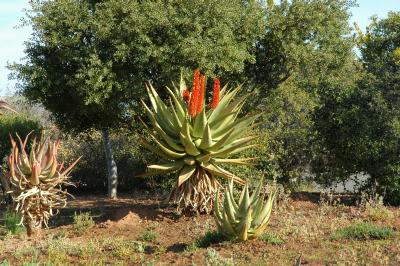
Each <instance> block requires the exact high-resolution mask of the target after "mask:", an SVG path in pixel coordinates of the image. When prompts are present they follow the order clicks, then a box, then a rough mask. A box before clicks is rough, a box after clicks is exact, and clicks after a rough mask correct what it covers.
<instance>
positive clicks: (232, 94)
mask: <svg viewBox="0 0 400 266" xmlns="http://www.w3.org/2000/svg"><path fill="white" fill-rule="evenodd" d="M240 89H241V86H238V87H237V88H236V89H233V90H232V91H230V92H228V93H227V94H226V95H225V96H224V97H222V98H221V101H220V102H219V104H218V106H217V108H215V110H214V111H213V112H212V113H211V114H210V117H209V118H208V121H209V123H212V122H213V121H214V120H215V119H217V118H218V116H219V115H220V113H221V112H222V111H223V110H224V109H225V108H226V106H228V104H229V103H230V101H231V100H232V98H233V97H235V95H236V94H237V93H238V92H239V90H240Z"/></svg>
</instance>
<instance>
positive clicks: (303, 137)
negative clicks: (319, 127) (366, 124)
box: [243, 0, 360, 185]
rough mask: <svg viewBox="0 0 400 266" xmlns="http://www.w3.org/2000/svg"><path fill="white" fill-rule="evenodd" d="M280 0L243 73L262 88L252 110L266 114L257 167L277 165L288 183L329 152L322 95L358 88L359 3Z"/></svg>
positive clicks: (307, 172) (269, 12) (275, 168)
mask: <svg viewBox="0 0 400 266" xmlns="http://www.w3.org/2000/svg"><path fill="white" fill-rule="evenodd" d="M275 2H276V4H275V5H273V7H272V8H269V9H267V10H266V17H265V20H266V32H265V35H264V36H263V37H262V38H260V39H259V41H258V42H257V43H256V45H255V47H254V49H252V52H253V53H254V54H255V56H256V63H255V64H248V65H247V67H246V70H245V71H244V73H243V76H245V77H246V78H247V79H248V80H249V83H250V84H251V86H252V88H253V90H254V91H256V92H257V97H254V98H252V99H250V100H249V102H248V104H247V108H251V109H253V108H254V107H257V108H258V109H259V110H261V111H263V112H264V114H265V115H264V116H263V122H264V124H263V125H262V130H261V131H262V132H261V134H262V135H264V139H265V140H266V143H265V144H264V146H263V148H264V152H263V154H264V156H260V158H261V161H260V164H259V167H258V169H259V170H263V171H271V170H272V169H273V171H274V172H275V173H276V174H275V175H276V176H277V177H278V179H277V180H278V181H279V182H281V183H284V184H286V185H289V184H295V183H296V182H297V181H298V179H300V178H303V177H307V176H311V173H310V170H311V167H310V165H311V164H314V165H318V164H320V163H322V162H321V161H324V160H325V158H326V154H325V153H324V151H325V147H324V144H323V143H322V141H321V139H320V137H319V136H318V134H316V133H317V132H316V128H314V123H315V117H314V113H315V109H316V108H317V107H319V106H320V101H321V98H322V97H324V95H325V94H327V93H329V92H332V93H337V92H338V91H340V90H339V88H342V87H354V83H355V81H356V80H357V79H358V77H359V76H360V74H359V73H358V71H359V66H358V65H359V64H358V63H357V61H356V57H355V54H354V51H353V47H354V44H355V41H354V39H353V37H352V36H351V28H350V27H349V24H348V20H349V17H350V8H351V7H352V6H353V4H354V2H353V1H350V0H349V1H331V0H312V1H275ZM314 161H317V162H315V163H314ZM323 165H325V161H324V162H323Z"/></svg>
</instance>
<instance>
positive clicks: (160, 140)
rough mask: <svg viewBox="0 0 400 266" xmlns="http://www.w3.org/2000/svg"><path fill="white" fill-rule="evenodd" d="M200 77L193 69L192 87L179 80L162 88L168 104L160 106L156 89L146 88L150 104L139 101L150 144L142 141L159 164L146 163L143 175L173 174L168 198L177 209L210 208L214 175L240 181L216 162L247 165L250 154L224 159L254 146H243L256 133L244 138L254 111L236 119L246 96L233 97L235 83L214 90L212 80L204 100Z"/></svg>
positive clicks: (203, 80)
mask: <svg viewBox="0 0 400 266" xmlns="http://www.w3.org/2000/svg"><path fill="white" fill-rule="evenodd" d="M205 87H206V78H205V76H203V75H202V74H201V73H200V72H199V71H198V70H196V71H195V73H194V78H193V85H192V90H191V92H189V90H188V89H187V87H186V84H185V82H184V81H183V79H182V78H181V82H180V86H179V88H176V87H175V86H174V88H173V89H169V88H167V92H168V94H169V96H170V104H169V105H167V104H165V103H164V102H163V101H162V100H161V98H160V97H159V95H158V93H157V92H156V90H155V89H154V88H153V87H152V86H151V85H149V86H147V90H148V94H149V98H150V103H151V106H152V108H150V107H148V105H147V104H146V103H144V102H143V106H144V108H145V111H146V114H147V116H148V118H149V121H150V123H151V125H152V129H153V130H154V131H150V130H149V135H150V137H151V139H152V142H153V143H154V144H155V146H153V145H151V144H150V143H148V142H147V141H146V140H144V139H142V144H143V146H144V147H146V148H148V149H149V150H151V151H153V152H155V153H157V154H158V155H159V156H160V157H162V158H163V159H164V160H165V162H164V163H162V164H154V165H150V166H148V168H149V169H150V171H149V172H148V173H145V174H143V175H160V174H167V173H172V172H179V176H178V178H177V181H176V185H175V187H174V188H173V190H172V191H171V194H170V198H169V200H172V201H173V202H175V203H177V204H178V207H179V208H181V207H183V208H186V209H191V210H195V211H200V212H207V213H208V212H210V211H211V209H212V203H213V196H214V194H215V193H216V191H217V189H218V188H219V186H220V184H219V182H218V180H217V179H216V177H217V176H219V177H222V178H227V179H233V180H234V181H235V182H238V183H240V184H245V183H246V182H245V180H243V179H241V178H239V177H237V176H235V175H234V174H232V173H230V172H228V171H227V170H225V169H223V168H222V167H221V165H222V164H242V165H248V164H250V163H249V161H250V160H252V159H253V158H239V159H229V158H227V157H229V156H231V155H234V154H237V153H239V152H241V151H244V150H246V149H249V148H251V147H254V146H255V145H252V144H249V143H250V142H251V141H252V140H254V139H255V138H257V136H246V134H247V132H251V129H252V128H253V127H254V124H253V122H254V121H255V120H256V118H257V115H252V116H249V117H241V118H239V114H240V112H241V109H242V106H243V105H244V102H245V100H246V98H247V97H248V95H244V96H241V97H238V98H237V99H234V98H235V96H236V95H237V94H238V92H239V91H240V89H241V87H240V86H239V87H237V88H235V89H233V90H228V89H227V88H226V86H225V87H224V88H222V90H221V89H220V82H219V79H214V86H213V97H212V100H211V102H210V103H209V106H208V108H207V106H206V104H205V98H206V97H205Z"/></svg>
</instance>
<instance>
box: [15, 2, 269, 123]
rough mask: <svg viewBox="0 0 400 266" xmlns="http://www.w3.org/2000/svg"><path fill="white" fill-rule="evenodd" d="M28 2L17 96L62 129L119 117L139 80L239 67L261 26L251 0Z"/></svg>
mask: <svg viewBox="0 0 400 266" xmlns="http://www.w3.org/2000/svg"><path fill="white" fill-rule="evenodd" d="M31 4H32V10H31V11H30V12H29V13H28V17H27V22H26V23H27V24H30V25H31V26H32V28H33V34H32V37H31V39H30V40H29V41H28V42H27V45H26V50H25V53H26V58H27V61H26V63H25V64H15V65H13V66H12V67H11V68H12V69H13V70H14V74H15V76H16V77H17V78H18V80H19V81H20V87H21V91H22V92H23V94H24V95H25V96H27V98H28V99H30V100H32V101H35V102H39V103H42V104H43V105H44V106H45V107H46V108H47V109H48V110H50V111H51V112H52V113H53V115H54V117H55V118H56V122H57V123H58V124H59V125H60V126H61V127H63V128H65V129H68V130H72V129H76V130H83V129H88V128H93V127H94V128H97V129H103V128H109V127H115V126H117V125H119V124H121V123H124V121H126V118H127V114H128V113H129V112H128V111H132V112H133V113H134V111H133V110H134V109H135V108H133V109H130V108H129V107H130V106H133V107H135V106H136V104H137V100H138V99H139V98H140V97H141V95H142V94H143V85H142V84H143V83H144V82H145V81H148V80H151V81H152V82H154V83H157V84H159V85H161V86H164V85H166V84H167V83H169V82H170V80H171V79H173V80H174V79H178V78H179V73H180V71H181V70H182V71H183V72H184V73H186V74H188V73H189V71H191V70H192V69H193V68H195V67H198V66H201V67H202V68H203V69H204V70H205V71H206V72H207V73H208V74H220V73H224V72H233V73H235V72H240V71H242V70H243V68H244V63H245V62H247V61H250V62H251V61H252V62H254V56H253V55H252V54H250V52H249V50H248V48H249V47H250V46H251V45H252V44H253V43H254V41H255V40H256V38H257V37H258V36H260V35H261V34H262V32H263V30H264V27H263V20H262V16H263V11H262V8H261V5H260V4H259V3H258V2H257V1H239V0H235V1H228V0H224V1H211V0H201V1H196V2H188V1H183V2H182V1H177V0H176V1H166V0H163V1H135V0H130V1H125V0H110V1H89V0H85V1H63V2H53V1H32V2H31ZM110 110H113V111H112V112H110Z"/></svg>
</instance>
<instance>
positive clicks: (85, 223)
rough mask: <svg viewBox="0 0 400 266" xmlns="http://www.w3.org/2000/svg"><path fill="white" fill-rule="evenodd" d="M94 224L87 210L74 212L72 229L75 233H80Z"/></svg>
mask: <svg viewBox="0 0 400 266" xmlns="http://www.w3.org/2000/svg"><path fill="white" fill-rule="evenodd" d="M93 225H94V221H93V217H92V216H91V215H90V213H89V212H83V213H80V214H76V212H75V213H74V230H75V233H76V234H77V235H82V234H83V233H84V232H86V231H88V230H89V229H90V228H92V227H93Z"/></svg>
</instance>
